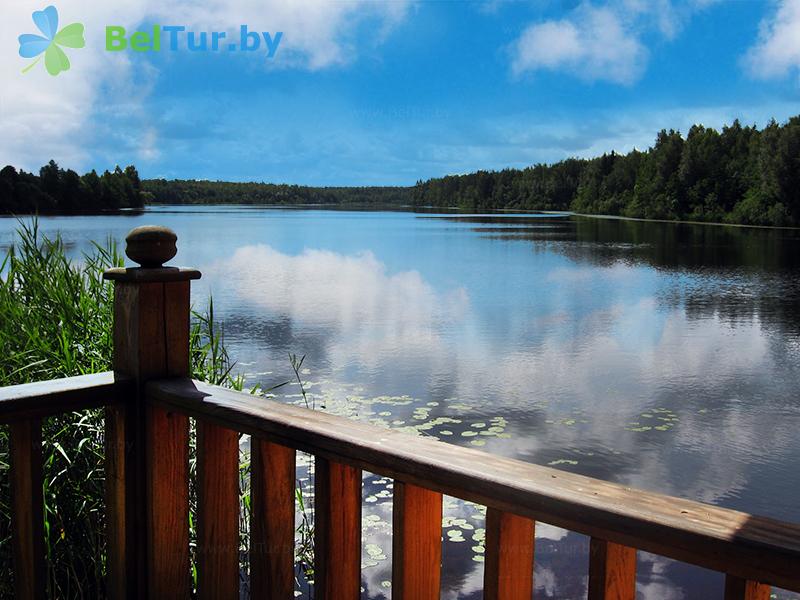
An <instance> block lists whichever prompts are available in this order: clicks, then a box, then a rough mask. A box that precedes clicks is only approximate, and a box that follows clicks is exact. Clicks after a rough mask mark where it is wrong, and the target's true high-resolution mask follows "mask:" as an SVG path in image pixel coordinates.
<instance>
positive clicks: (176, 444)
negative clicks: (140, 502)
mask: <svg viewBox="0 0 800 600" xmlns="http://www.w3.org/2000/svg"><path fill="white" fill-rule="evenodd" d="M145 412H146V415H145V419H146V424H145V427H146V439H145V453H146V464H145V470H146V472H145V480H146V483H147V488H146V508H147V550H146V555H147V595H148V597H149V598H176V599H178V598H189V595H190V591H191V586H190V570H189V419H188V417H186V416H185V415H183V414H181V413H178V412H175V411H170V410H167V409H164V408H162V407H159V406H148V407H147V410H146V411H145Z"/></svg>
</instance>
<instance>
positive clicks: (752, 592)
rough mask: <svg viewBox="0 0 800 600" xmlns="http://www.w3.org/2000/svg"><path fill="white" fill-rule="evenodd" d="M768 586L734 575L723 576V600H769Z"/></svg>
mask: <svg viewBox="0 0 800 600" xmlns="http://www.w3.org/2000/svg"><path fill="white" fill-rule="evenodd" d="M769 596H770V586H768V585H765V584H763V583H759V582H757V581H751V580H748V579H742V578H741V577H735V576H734V575H726V576H725V600H769Z"/></svg>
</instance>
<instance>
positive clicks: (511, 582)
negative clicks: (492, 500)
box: [483, 508, 535, 600]
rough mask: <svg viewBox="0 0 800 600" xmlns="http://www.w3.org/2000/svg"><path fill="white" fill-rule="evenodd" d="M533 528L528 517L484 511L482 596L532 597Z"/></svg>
mask: <svg viewBox="0 0 800 600" xmlns="http://www.w3.org/2000/svg"><path fill="white" fill-rule="evenodd" d="M534 529H535V523H534V522H533V521H532V520H531V519H526V518H525V517H520V516H517V515H514V514H511V513H507V512H503V511H500V510H497V509H494V508H489V509H488V510H487V511H486V553H485V563H484V565H485V569H484V577H483V581H484V584H483V597H484V599H485V600H531V595H532V594H533V552H534Z"/></svg>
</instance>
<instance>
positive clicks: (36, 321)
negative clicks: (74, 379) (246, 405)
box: [0, 221, 244, 598]
mask: <svg viewBox="0 0 800 600" xmlns="http://www.w3.org/2000/svg"><path fill="white" fill-rule="evenodd" d="M17 238H18V239H17V241H16V242H15V244H14V246H13V247H12V248H10V249H9V250H8V252H7V253H6V255H5V257H4V258H3V260H2V262H0V386H7V385H14V384H19V383H28V382H32V381H40V380H45V379H56V378H61V377H70V376H73V375H82V374H87V373H96V372H101V371H106V370H109V369H110V368H111V356H112V321H113V288H112V286H111V284H109V283H108V282H105V281H103V278H102V273H103V271H104V270H105V269H107V268H110V267H115V266H121V265H122V264H123V258H122V256H121V254H120V252H119V251H118V248H117V245H116V244H115V243H114V241H113V240H111V239H109V240H107V241H106V242H105V244H104V245H100V244H94V245H93V248H92V250H91V251H90V252H88V253H85V254H84V255H83V258H82V260H79V261H71V260H69V259H68V258H67V252H66V250H67V249H66V248H65V245H64V242H63V241H62V239H61V238H60V237H55V238H48V237H47V236H45V235H42V234H41V233H40V231H39V228H38V223H37V222H36V221H33V222H28V223H25V222H20V225H19V228H18V230H17ZM190 339H191V357H192V374H193V376H194V377H195V378H197V379H202V380H205V381H209V382H212V383H215V384H217V385H225V386H227V387H233V388H235V389H242V387H243V385H244V380H243V378H242V377H241V376H238V375H235V374H233V367H234V365H233V363H232V361H231V360H230V358H229V356H228V353H227V352H226V350H225V347H224V343H223V337H222V331H221V328H220V327H219V325H218V324H217V323H216V322H215V320H214V314H213V303H209V307H208V309H207V310H206V311H205V312H203V313H202V314H198V313H194V314H193V321H192V331H191V336H190ZM42 437H43V439H44V445H43V453H44V480H45V481H44V497H45V532H46V552H47V564H48V590H49V594H50V596H51V597H58V598H97V597H104V596H105V590H104V584H103V577H104V573H105V538H104V535H103V530H104V511H103V487H104V471H103V413H102V411H100V410H89V411H81V412H74V413H70V414H65V415H61V416H58V417H53V418H49V419H46V420H45V421H44V422H43V431H42ZM8 444H9V439H8V431H7V428H5V427H0V597H2V598H5V597H9V596H11V595H12V594H13V575H12V571H13V569H12V564H11V549H10V546H11V544H10V531H9V524H10V510H9V485H8V482H9V477H8V475H9V473H8V469H9V465H8V462H7V457H8Z"/></svg>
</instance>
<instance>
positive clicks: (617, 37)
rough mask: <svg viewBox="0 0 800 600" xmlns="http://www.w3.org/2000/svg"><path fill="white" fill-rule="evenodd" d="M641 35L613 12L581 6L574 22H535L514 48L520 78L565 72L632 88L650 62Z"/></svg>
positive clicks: (515, 69) (513, 68)
mask: <svg viewBox="0 0 800 600" xmlns="http://www.w3.org/2000/svg"><path fill="white" fill-rule="evenodd" d="M647 55H648V52H647V49H646V48H645V47H644V46H643V45H642V43H641V42H640V41H639V38H638V35H637V34H636V33H635V32H634V31H632V29H631V28H630V27H629V26H627V25H626V24H625V23H623V22H622V20H621V19H620V17H619V16H618V15H617V14H616V12H615V11H613V10H611V9H609V8H595V7H593V6H590V5H588V4H587V5H584V6H582V7H580V8H579V9H578V10H577V11H576V12H575V13H574V14H573V15H572V16H571V17H570V18H568V19H563V20H559V21H546V22H543V23H535V24H533V25H531V26H530V27H528V28H527V29H526V30H525V31H524V32H523V33H522V36H520V38H519V39H518V40H517V42H516V43H515V44H514V59H513V62H512V70H513V71H514V73H515V74H516V75H519V74H522V73H524V72H526V71H535V70H538V69H551V70H555V69H563V70H566V71H568V72H570V73H573V74H574V75H577V76H578V77H580V78H582V79H586V80H589V81H595V80H605V81H611V82H614V83H622V84H631V83H633V82H634V81H636V79H638V78H639V76H640V75H641V73H642V72H643V70H644V67H645V64H646V62H647Z"/></svg>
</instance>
